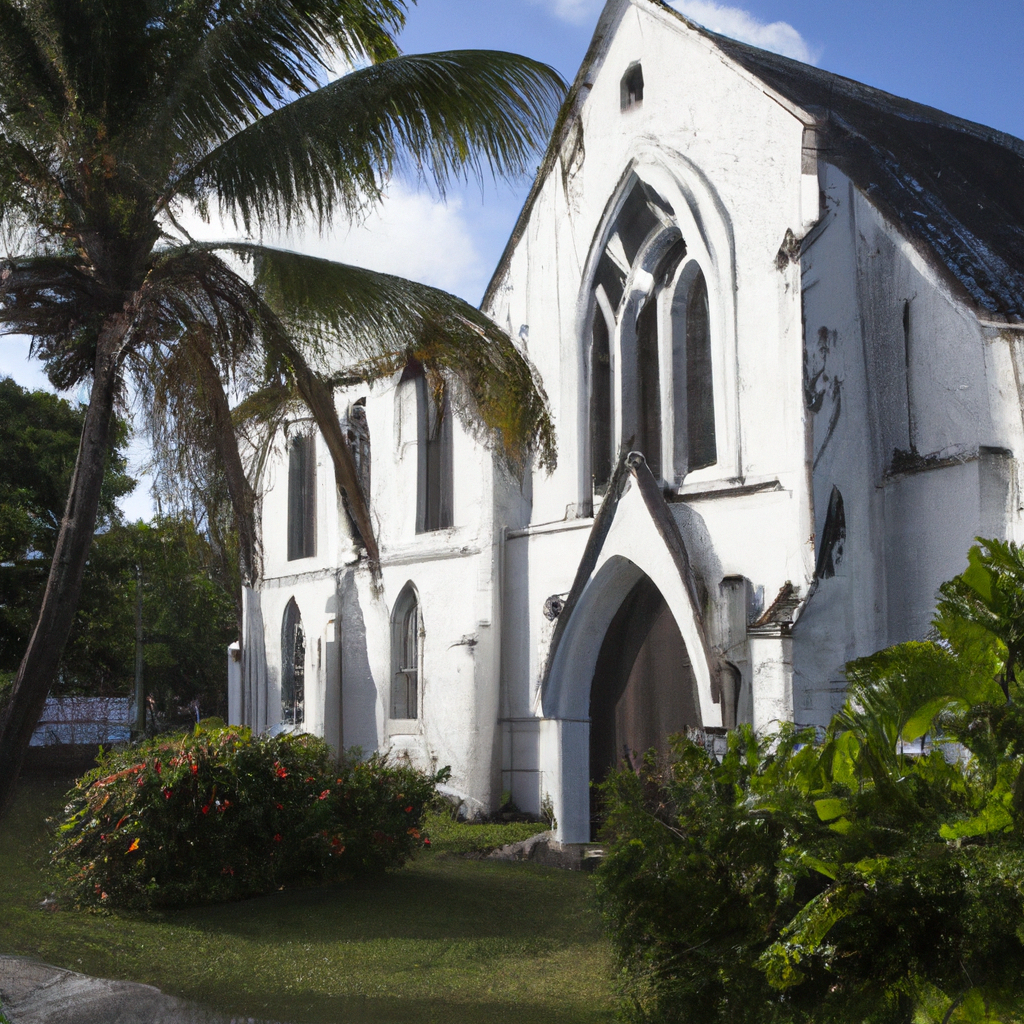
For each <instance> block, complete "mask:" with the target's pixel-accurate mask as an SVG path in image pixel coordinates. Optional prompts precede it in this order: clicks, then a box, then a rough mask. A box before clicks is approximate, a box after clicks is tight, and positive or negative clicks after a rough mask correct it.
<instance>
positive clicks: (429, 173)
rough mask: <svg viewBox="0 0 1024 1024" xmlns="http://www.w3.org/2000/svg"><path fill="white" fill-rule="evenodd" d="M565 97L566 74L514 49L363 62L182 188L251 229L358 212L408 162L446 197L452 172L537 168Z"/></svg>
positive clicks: (209, 162) (243, 134)
mask: <svg viewBox="0 0 1024 1024" xmlns="http://www.w3.org/2000/svg"><path fill="white" fill-rule="evenodd" d="M563 93H564V83H563V81H562V79H561V77H560V76H559V75H558V73H557V72H555V71H554V70H552V69H551V68H549V67H548V66H547V65H545V64H541V63H539V62H537V61H533V60H529V59H528V58H525V57H520V56H517V55H515V54H509V53H500V52H495V51H483V50H466V51H452V52H449V53H435V54H418V55H415V56H404V57H397V58H395V59H393V60H389V61H384V62H382V63H380V64H374V65H371V66H370V67H366V68H361V69H359V70H357V71H353V72H351V73H350V74H348V75H345V76H343V77H342V78H340V79H338V81H336V82H333V83H331V84H330V85H326V86H324V87H323V88H321V89H318V90H317V91H316V92H314V93H311V94H310V95H308V96H304V97H301V98H299V99H297V100H295V101H293V102H292V103H289V104H287V105H286V106H284V107H282V108H280V109H279V110H276V111H274V112H273V113H271V114H268V115H267V116H266V117H263V118H261V119H260V120H258V121H257V122H256V123H255V124H253V125H251V126H249V127H248V128H245V129H244V130H243V131H240V132H238V134H237V135H235V136H234V137H233V138H231V139H229V140H227V141H225V142H224V143H223V144H222V145H220V146H218V147H217V148H216V149H214V150H213V151H212V152H211V153H210V154H209V155H208V156H206V157H205V158H204V159H202V160H200V161H199V162H198V163H197V164H196V165H195V166H193V167H191V168H189V169H188V171H186V172H183V174H182V178H181V181H180V185H179V186H177V190H178V191H179V192H180V194H181V195H183V196H184V197H186V198H189V199H192V200H195V201H199V202H202V201H203V200H204V199H205V198H206V197H207V196H209V195H211V194H212V195H216V196H217V198H218V200H219V202H220V204H221V207H222V209H224V210H225V211H226V212H227V213H229V214H231V215H232V216H234V217H235V218H236V219H237V220H240V221H241V222H242V224H244V225H245V228H246V229H247V230H249V229H250V228H251V227H253V226H254V225H259V226H271V225H279V224H290V223H292V222H294V221H296V220H301V219H302V217H303V215H304V211H307V210H311V211H312V213H313V215H314V216H315V218H316V220H317V222H318V223H320V224H321V225H323V224H325V223H328V222H329V221H330V219H331V216H332V213H333V211H334V209H335V207H337V206H340V207H341V208H342V209H343V210H344V211H345V212H346V213H347V214H349V215H350V216H351V215H355V214H358V213H359V212H360V211H361V210H362V209H363V207H364V206H365V205H366V203H367V201H368V200H369V201H372V200H375V199H377V198H378V197H379V195H380V191H381V188H382V186H383V185H384V183H385V182H386V181H387V179H388V178H389V177H390V175H391V174H392V173H393V172H394V171H396V170H398V169H403V170H406V171H411V172H414V173H416V174H418V175H419V176H420V177H422V178H425V179H428V180H429V181H431V182H433V183H434V184H435V185H436V186H437V188H438V189H439V190H440V192H441V193H442V194H443V193H444V190H445V188H446V187H447V186H448V185H449V184H450V183H451V181H452V180H453V179H456V178H459V179H461V178H465V177H466V176H467V175H470V174H475V175H479V174H481V173H482V171H483V170H484V168H488V169H489V170H490V171H491V172H492V173H493V174H495V175H502V176H515V175H518V174H521V173H523V172H525V171H527V170H528V169H529V167H530V163H531V160H532V157H533V155H534V153H535V152H536V150H537V149H538V148H539V147H540V146H541V145H543V143H544V141H545V139H546V137H547V133H548V130H549V128H550V125H551V122H552V120H553V118H554V116H555V113H556V111H557V109H558V104H559V101H560V100H561V97H562V95H563Z"/></svg>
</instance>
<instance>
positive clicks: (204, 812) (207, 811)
mask: <svg viewBox="0 0 1024 1024" xmlns="http://www.w3.org/2000/svg"><path fill="white" fill-rule="evenodd" d="M209 813H210V805H209V804H207V805H206V806H205V807H204V808H203V814H209Z"/></svg>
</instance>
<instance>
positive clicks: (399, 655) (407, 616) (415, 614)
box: [391, 583, 420, 719]
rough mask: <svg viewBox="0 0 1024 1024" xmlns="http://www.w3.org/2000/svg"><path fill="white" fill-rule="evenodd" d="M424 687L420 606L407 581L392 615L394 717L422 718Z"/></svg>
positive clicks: (392, 707) (392, 701) (413, 589)
mask: <svg viewBox="0 0 1024 1024" xmlns="http://www.w3.org/2000/svg"><path fill="white" fill-rule="evenodd" d="M419 689H420V606H419V601H418V600H417V598H416V590H415V588H414V587H413V586H412V584H411V583H410V584H407V585H406V587H405V589H404V590H403V591H402V593H401V595H400V596H399V598H398V600H397V601H396V602H395V609H394V612H393V613H392V615H391V717H392V718H399V719H401V718H418V717H419Z"/></svg>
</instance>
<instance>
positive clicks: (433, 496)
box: [417, 377, 454, 533]
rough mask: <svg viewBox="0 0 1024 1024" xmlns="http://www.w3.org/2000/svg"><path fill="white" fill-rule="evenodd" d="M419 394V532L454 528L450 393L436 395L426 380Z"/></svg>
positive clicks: (421, 379)
mask: <svg viewBox="0 0 1024 1024" xmlns="http://www.w3.org/2000/svg"><path fill="white" fill-rule="evenodd" d="M417 384H418V387H419V394H420V410H421V411H420V429H421V434H420V437H421V445H420V448H421V451H422V455H421V459H422V463H421V476H420V479H421V482H422V487H421V494H420V514H419V517H418V521H419V532H421V533H429V532H430V531H431V530H445V529H448V527H450V526H452V524H453V522H454V517H453V515H452V507H453V505H454V501H453V493H452V492H453V489H454V488H453V473H452V468H453V467H452V414H451V410H450V408H449V402H448V393H447V390H443V391H442V392H441V395H440V397H439V398H438V397H437V396H435V395H434V393H433V391H432V389H431V388H430V386H429V385H428V383H427V380H426V378H425V377H421V378H420V379H419V381H418V382H417Z"/></svg>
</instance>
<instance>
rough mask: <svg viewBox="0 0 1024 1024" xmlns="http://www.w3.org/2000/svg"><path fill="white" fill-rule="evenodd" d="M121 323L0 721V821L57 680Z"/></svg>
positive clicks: (100, 461) (109, 339)
mask: <svg viewBox="0 0 1024 1024" xmlns="http://www.w3.org/2000/svg"><path fill="white" fill-rule="evenodd" d="M128 324H129V312H128V310H127V308H126V309H125V311H123V312H121V313H118V314H116V315H114V316H112V317H109V318H108V319H107V322H106V323H105V324H104V326H103V330H102V331H101V333H100V336H99V340H98V343H97V349H96V366H95V371H94V375H93V382H92V393H91V394H90V396H89V407H88V409H87V411H86V414H85V425H84V427H83V429H82V441H81V444H80V445H79V448H78V458H77V461H76V462H75V473H74V477H73V478H72V481H71V491H70V493H69V495H68V503H67V507H66V509H65V511H64V518H63V520H62V521H61V524H60V533H59V534H58V536H57V546H56V550H55V551H54V555H53V563H52V564H51V566H50V575H49V578H48V580H47V583H46V591H45V593H44V595H43V603H42V607H41V608H40V609H39V617H38V619H37V620H36V625H35V629H33V631H32V637H31V639H30V640H29V642H28V649H27V650H26V651H25V656H24V657H23V658H22V660H21V666H20V667H19V669H18V674H17V676H16V677H15V680H14V689H13V691H12V692H11V698H10V701H9V703H8V705H7V712H6V714H5V716H4V719H3V723H2V725H0V820H2V819H3V816H4V815H5V814H6V812H7V810H8V808H9V807H10V804H11V800H12V799H13V797H14V787H15V783H16V782H17V778H18V773H19V772H20V771H21V766H22V763H23V762H24V759H25V751H26V749H27V748H28V745H29V741H30V740H31V738H32V733H33V731H34V729H35V727H36V723H37V722H38V721H39V716H40V715H41V714H42V712H43V707H44V705H45V704H46V697H47V695H48V694H49V692H50V687H51V686H52V685H53V682H54V680H55V679H56V678H57V670H58V668H59V666H60V660H61V657H62V655H63V653H64V647H65V645H66V644H67V640H68V635H69V634H70V632H71V626H72V623H73V621H74V617H75V611H76V610H77V608H78V599H79V596H80V594H81V591H82V577H83V575H84V574H85V566H86V562H87V561H88V557H89V549H90V547H91V546H92V537H93V532H94V531H95V529H96V514H97V511H98V509H99V503H100V488H101V487H102V485H103V474H104V471H105V469H106V459H107V452H108V450H109V447H110V423H111V419H112V417H113V412H114V398H115V395H116V392H117V386H118V369H119V366H120V352H121V344H122V342H123V340H124V337H125V334H126V333H127V329H128Z"/></svg>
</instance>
